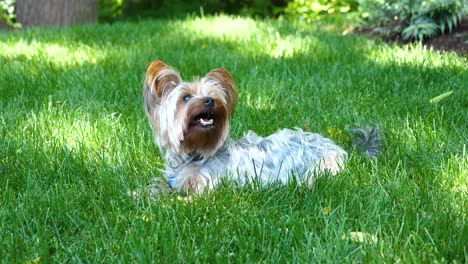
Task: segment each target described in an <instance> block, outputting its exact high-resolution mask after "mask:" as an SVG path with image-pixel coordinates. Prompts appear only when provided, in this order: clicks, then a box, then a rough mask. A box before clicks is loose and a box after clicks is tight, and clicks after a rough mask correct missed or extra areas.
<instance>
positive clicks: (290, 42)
mask: <svg viewBox="0 0 468 264" xmlns="http://www.w3.org/2000/svg"><path fill="white" fill-rule="evenodd" d="M312 44H313V43H312V42H311V41H310V40H304V39H303V38H301V37H298V36H291V35H287V36H280V34H279V33H278V32H276V34H274V35H270V37H269V39H268V41H267V42H266V43H265V46H264V47H263V49H264V50H263V52H264V53H265V54H266V55H269V56H270V57H273V58H275V59H278V58H291V57H293V56H294V55H296V54H304V53H307V52H308V49H309V48H310V47H311V46H313V45H312Z"/></svg>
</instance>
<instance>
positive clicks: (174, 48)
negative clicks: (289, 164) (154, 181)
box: [0, 16, 468, 263]
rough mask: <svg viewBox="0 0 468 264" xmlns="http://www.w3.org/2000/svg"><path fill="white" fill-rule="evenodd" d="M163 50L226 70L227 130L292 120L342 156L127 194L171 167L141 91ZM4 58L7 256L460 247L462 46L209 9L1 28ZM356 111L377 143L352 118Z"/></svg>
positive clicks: (410, 252)
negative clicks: (331, 168)
mask: <svg viewBox="0 0 468 264" xmlns="http://www.w3.org/2000/svg"><path fill="white" fill-rule="evenodd" d="M155 59H161V60H163V61H165V62H166V63H168V64H170V65H172V66H174V67H175V68H177V69H179V70H180V72H181V74H182V77H183V78H184V79H188V80H190V78H191V76H193V75H200V76H203V75H204V74H206V73H207V72H208V71H209V70H211V69H213V68H218V67H226V68H228V69H229V70H230V71H231V73H232V74H233V76H234V78H235V80H236V82H237V85H238V90H239V103H238V105H237V108H236V111H235V113H234V117H233V120H232V130H231V135H232V137H234V138H239V137H241V136H242V134H243V133H244V132H245V131H246V130H254V131H256V132H257V133H259V134H261V135H268V134H271V133H273V132H275V131H276V130H277V129H279V128H292V127H301V128H303V129H305V130H309V131H314V132H318V133H321V134H324V135H325V136H327V137H331V138H333V139H334V140H335V141H336V142H337V143H339V144H341V145H343V146H344V147H345V148H346V149H347V150H348V151H350V152H351V153H352V154H351V158H350V161H349V164H348V166H347V169H346V170H345V171H344V172H342V173H340V174H339V175H338V176H336V177H334V178H332V179H330V178H323V179H320V180H318V181H317V183H316V184H315V186H314V187H313V189H312V190H307V188H305V187H303V186H298V185H296V184H294V183H291V184H289V185H287V186H270V187H268V188H255V187H254V186H246V187H244V188H237V189H231V188H228V187H221V188H220V189H218V190H217V191H216V192H214V193H212V194H209V195H205V196H202V197H200V198H196V199H194V200H193V201H192V202H185V201H183V200H181V199H179V197H178V195H177V194H173V195H170V196H167V197H163V198H161V200H158V201H149V200H146V199H144V198H141V199H137V200H134V199H132V198H131V197H129V196H128V195H127V191H128V190H132V189H135V188H138V187H142V186H145V185H146V184H148V183H149V182H150V180H151V178H153V177H157V176H160V175H161V174H160V172H159V169H160V168H162V167H163V163H162V160H161V158H160V155H159V152H158V150H157V148H156V147H155V146H154V144H153V143H152V136H151V131H150V128H149V125H148V124H147V121H146V119H145V116H144V112H143V107H142V96H141V90H142V79H143V77H144V72H145V70H146V67H147V66H148V64H149V63H150V62H151V61H152V60H155ZM0 65H1V66H0V68H1V70H0V237H1V239H0V259H1V260H2V262H20V263H24V262H28V261H29V262H31V263H37V262H44V263H46V262H50V261H54V262H226V261H232V262H258V261H264V262H404V263H406V262H434V261H453V262H459V263H462V262H465V261H467V257H468V248H467V246H466V245H468V227H467V223H466V219H467V211H468V210H467V208H468V202H467V194H468V175H467V174H468V160H467V154H466V143H467V131H468V127H467V120H468V111H467V109H468V101H467V99H466V98H468V89H466V84H467V83H468V66H467V65H468V63H467V59H466V58H461V57H458V56H457V55H455V54H439V53H436V52H434V51H432V50H426V49H425V48H424V47H422V46H420V45H409V46H403V47H400V46H396V45H389V44H384V43H381V42H379V41H376V40H368V39H365V38H362V37H358V36H342V35H341V34H340V32H339V31H338V30H336V29H335V28H334V25H333V24H323V23H322V24H316V25H309V26H308V27H304V26H300V25H292V24H287V23H284V22H281V21H255V20H251V19H246V18H235V17H227V16H219V17H207V18H193V17H191V18H187V19H183V20H157V21H141V22H135V23H115V24H112V25H89V26H77V27H72V28H67V29H54V28H49V29H28V30H24V31H14V32H1V33H0ZM448 91H453V93H452V94H451V95H449V96H446V97H443V96H442V97H437V96H439V95H441V94H444V93H445V92H448ZM433 98H436V99H435V100H432V101H431V99H433ZM366 125H377V126H378V127H379V128H380V129H381V131H383V139H384V142H385V143H384V149H383V153H382V154H381V155H380V156H379V157H378V158H377V159H375V160H368V159H365V158H363V157H361V156H360V155H359V154H358V153H354V152H353V150H352V148H351V147H350V144H349V141H348V140H349V139H348V138H347V136H346V133H345V131H346V130H347V129H350V128H355V127H361V126H366Z"/></svg>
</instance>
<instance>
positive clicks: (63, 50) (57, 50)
mask: <svg viewBox="0 0 468 264" xmlns="http://www.w3.org/2000/svg"><path fill="white" fill-rule="evenodd" d="M0 50H1V52H0V56H3V57H5V58H9V59H15V58H18V57H23V58H26V59H28V60H33V59H38V60H40V61H45V62H51V63H54V64H56V65H58V66H69V65H82V64H84V63H90V64H95V63H96V61H97V58H96V54H97V52H96V51H95V50H94V49H92V48H90V47H88V46H84V45H80V46H78V47H73V48H71V47H67V46H63V45H59V44H57V43H44V42H37V41H32V42H29V43H28V42H25V41H22V40H21V41H18V42H16V43H14V44H7V43H0Z"/></svg>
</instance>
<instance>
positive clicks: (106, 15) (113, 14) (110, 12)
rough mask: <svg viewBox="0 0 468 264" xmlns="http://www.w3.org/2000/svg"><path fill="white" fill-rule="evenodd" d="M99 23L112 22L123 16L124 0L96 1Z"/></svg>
mask: <svg viewBox="0 0 468 264" xmlns="http://www.w3.org/2000/svg"><path fill="white" fill-rule="evenodd" d="M97 3H98V13H99V20H100V21H113V20H115V19H117V18H119V17H121V16H122V15H123V8H124V0H98V1H97Z"/></svg>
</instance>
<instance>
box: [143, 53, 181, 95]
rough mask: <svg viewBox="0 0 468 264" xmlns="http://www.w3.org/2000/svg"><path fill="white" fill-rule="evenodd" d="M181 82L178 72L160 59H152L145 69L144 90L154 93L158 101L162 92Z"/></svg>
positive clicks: (170, 89)
mask: <svg viewBox="0 0 468 264" xmlns="http://www.w3.org/2000/svg"><path fill="white" fill-rule="evenodd" d="M181 82H182V79H181V78H180V75H179V73H177V72H176V71H175V70H174V69H172V68H171V67H169V66H167V65H166V64H165V63H164V62H162V61H160V60H156V61H153V62H152V63H151V64H150V66H149V67H148V70H146V77H145V84H144V92H145V93H147V92H150V93H151V94H154V95H156V101H158V102H159V101H160V100H161V98H162V97H163V95H164V94H166V93H169V92H170V91H172V90H173V89H174V88H175V87H176V86H177V85H178V84H180V83H181Z"/></svg>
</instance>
